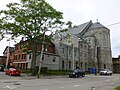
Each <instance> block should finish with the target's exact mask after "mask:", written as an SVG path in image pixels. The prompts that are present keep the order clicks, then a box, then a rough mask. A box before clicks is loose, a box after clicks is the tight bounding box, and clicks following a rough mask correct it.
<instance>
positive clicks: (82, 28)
mask: <svg viewBox="0 0 120 90" xmlns="http://www.w3.org/2000/svg"><path fill="white" fill-rule="evenodd" d="M96 28H106V27H105V26H103V25H102V24H100V23H99V22H96V23H92V21H91V20H90V21H89V22H86V23H83V24H81V25H78V26H77V27H75V28H72V29H69V30H68V31H67V32H62V33H61V35H62V36H66V34H67V33H70V34H72V35H77V34H80V33H81V32H84V31H85V30H91V29H96Z"/></svg>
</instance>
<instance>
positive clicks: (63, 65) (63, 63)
mask: <svg viewBox="0 0 120 90" xmlns="http://www.w3.org/2000/svg"><path fill="white" fill-rule="evenodd" d="M62 69H64V60H63V61H62Z"/></svg>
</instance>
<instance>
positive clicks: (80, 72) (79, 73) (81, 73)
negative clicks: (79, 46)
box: [69, 69, 85, 78]
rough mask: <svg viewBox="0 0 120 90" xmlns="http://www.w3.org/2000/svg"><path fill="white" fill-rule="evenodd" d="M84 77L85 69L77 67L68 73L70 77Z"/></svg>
mask: <svg viewBox="0 0 120 90" xmlns="http://www.w3.org/2000/svg"><path fill="white" fill-rule="evenodd" d="M80 76H81V77H84V76H85V71H83V70H79V69H75V70H73V71H71V72H70V73H69V77H70V78H71V77H74V78H77V77H80Z"/></svg>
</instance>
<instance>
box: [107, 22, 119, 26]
mask: <svg viewBox="0 0 120 90" xmlns="http://www.w3.org/2000/svg"><path fill="white" fill-rule="evenodd" d="M116 24H120V22H117V23H113V24H110V25H107V26H113V25H116Z"/></svg>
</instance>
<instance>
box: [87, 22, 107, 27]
mask: <svg viewBox="0 0 120 90" xmlns="http://www.w3.org/2000/svg"><path fill="white" fill-rule="evenodd" d="M96 28H106V27H105V26H103V25H102V24H100V23H99V22H96V23H93V24H92V25H91V26H90V28H89V29H96Z"/></svg>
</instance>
